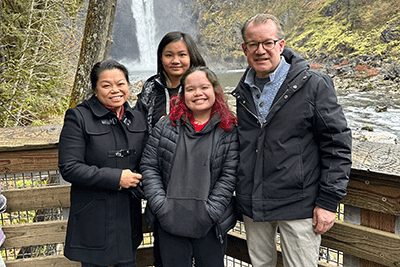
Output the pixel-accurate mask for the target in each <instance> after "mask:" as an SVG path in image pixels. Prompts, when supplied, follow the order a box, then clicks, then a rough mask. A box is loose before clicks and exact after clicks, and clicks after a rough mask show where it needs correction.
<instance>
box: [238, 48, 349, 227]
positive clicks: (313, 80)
mask: <svg viewBox="0 0 400 267" xmlns="http://www.w3.org/2000/svg"><path fill="white" fill-rule="evenodd" d="M282 55H283V56H284V57H285V60H286V62H287V63H289V64H291V67H290V69H289V72H288V74H287V78H286V80H285V81H284V82H283V84H282V86H281V87H280V89H279V91H278V93H277V95H276V97H275V99H274V101H273V103H272V106H271V108H270V110H269V112H268V114H267V116H266V117H265V119H264V121H263V123H260V121H259V119H258V117H257V116H256V114H257V112H256V108H255V105H254V101H253V98H252V94H251V91H250V88H249V86H248V85H247V84H245V83H244V79H245V77H246V74H247V72H248V71H249V69H247V70H246V72H245V74H244V75H243V77H242V79H241V81H240V82H239V84H238V86H237V88H236V89H235V90H234V91H233V92H232V95H233V96H234V97H235V98H236V100H237V102H236V103H237V116H238V120H239V123H238V135H239V144H240V153H239V154H240V163H239V169H238V185H237V189H236V196H237V201H238V207H239V211H240V212H241V213H242V214H244V215H246V216H249V217H251V218H253V220H254V221H275V220H294V219H304V218H312V217H313V210H314V208H315V206H319V207H321V208H323V209H326V210H329V211H333V212H336V208H337V205H338V203H339V201H340V200H341V199H342V198H343V197H344V196H345V195H346V188H347V184H348V179H349V175H350V168H351V138H352V137H351V131H350V129H349V128H348V127H347V122H346V119H345V117H344V114H343V111H342V108H341V106H340V105H339V104H338V103H337V98H336V92H335V89H334V85H333V82H332V80H331V79H330V77H329V76H327V75H326V74H323V73H320V72H317V71H315V70H312V69H310V67H309V65H308V64H307V62H306V61H305V60H303V59H302V58H300V57H299V56H297V55H296V54H295V53H294V52H293V51H292V50H290V49H287V48H286V49H284V51H283V53H282Z"/></svg>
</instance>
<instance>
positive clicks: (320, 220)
mask: <svg viewBox="0 0 400 267" xmlns="http://www.w3.org/2000/svg"><path fill="white" fill-rule="evenodd" d="M335 219H336V214H335V213H334V212H331V211H329V210H325V209H323V208H320V207H318V206H316V207H315V209H314V217H313V226H314V231H315V232H316V233H317V234H319V235H322V234H324V233H326V232H327V231H328V230H329V229H331V227H332V226H333V224H334V223H335Z"/></svg>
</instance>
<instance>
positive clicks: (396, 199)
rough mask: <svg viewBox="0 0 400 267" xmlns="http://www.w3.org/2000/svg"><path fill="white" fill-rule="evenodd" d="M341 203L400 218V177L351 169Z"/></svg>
mask: <svg viewBox="0 0 400 267" xmlns="http://www.w3.org/2000/svg"><path fill="white" fill-rule="evenodd" d="M341 203H343V204H346V205H350V206H353V207H358V208H362V209H368V210H373V211H378V212H383V213H388V214H392V215H396V216H400V176H398V175H391V174H385V173H378V172H371V171H365V170H356V169H352V170H351V175H350V181H349V185H348V187H347V196H345V197H344V199H342V201H341Z"/></svg>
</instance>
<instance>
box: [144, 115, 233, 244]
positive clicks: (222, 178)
mask: <svg viewBox="0 0 400 267" xmlns="http://www.w3.org/2000/svg"><path fill="white" fill-rule="evenodd" d="M183 127H185V126H184V125H180V122H177V126H173V125H172V123H171V121H170V119H169V118H164V119H161V120H160V121H159V122H158V123H157V124H156V127H155V128H154V129H153V132H152V134H151V135H150V138H149V140H148V142H147V146H146V148H145V150H144V152H143V157H142V161H141V167H140V169H141V172H142V175H143V186H144V191H145V196H146V199H147V206H146V220H147V223H148V225H149V226H150V225H152V224H153V222H154V219H155V216H157V215H158V212H159V211H160V209H161V207H162V206H163V204H164V203H165V201H166V192H167V188H168V184H169V179H170V178H171V170H172V167H173V164H174V163H179V162H180V159H178V158H175V155H176V153H175V151H176V149H177V143H178V142H179V136H180V131H183V130H184V129H183ZM214 136H217V138H215V139H214V140H215V142H214V144H213V150H212V151H213V152H212V156H211V158H210V168H211V170H210V171H211V183H210V190H209V195H208V199H207V201H206V203H205V205H206V210H207V212H208V216H209V218H208V219H210V218H211V220H212V224H215V226H216V227H215V229H216V231H217V236H218V237H220V236H223V235H224V234H226V233H227V232H228V231H229V230H230V229H231V228H232V227H233V226H234V225H235V223H236V213H235V212H234V211H233V208H234V207H233V205H232V194H233V191H234V190H235V186H236V175H237V164H238V157H239V156H238V149H239V147H238V142H237V132H236V127H233V128H232V129H231V131H229V132H227V131H224V130H223V129H221V128H219V127H218V126H215V135H214ZM189 153H194V152H192V151H191V152H189ZM194 212H196V211H194ZM189 213H191V214H193V211H190V212H189ZM198 219H199V223H201V222H200V220H201V219H203V220H204V219H207V218H198ZM173 226H174V225H168V227H173ZM190 230H191V229H188V231H190Z"/></svg>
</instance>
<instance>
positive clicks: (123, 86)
mask: <svg viewBox="0 0 400 267" xmlns="http://www.w3.org/2000/svg"><path fill="white" fill-rule="evenodd" d="M95 96H96V97H97V99H99V101H100V102H101V103H102V104H103V105H105V106H109V107H114V108H117V114H118V115H119V112H120V110H121V106H122V105H123V104H124V103H125V102H126V100H127V99H128V97H129V83H128V81H127V80H126V78H125V75H124V73H123V72H122V71H121V70H119V69H113V70H105V71H103V72H102V73H101V74H100V75H99V79H98V80H97V84H96V91H95Z"/></svg>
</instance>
